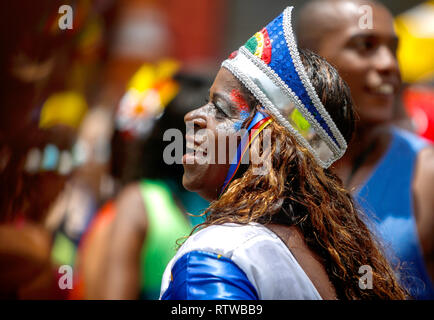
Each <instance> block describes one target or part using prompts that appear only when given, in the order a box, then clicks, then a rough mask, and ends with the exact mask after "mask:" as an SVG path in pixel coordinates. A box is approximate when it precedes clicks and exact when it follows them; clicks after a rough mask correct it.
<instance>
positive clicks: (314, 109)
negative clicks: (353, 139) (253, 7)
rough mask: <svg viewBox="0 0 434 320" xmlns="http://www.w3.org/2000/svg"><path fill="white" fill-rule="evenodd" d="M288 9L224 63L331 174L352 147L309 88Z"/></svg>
mask: <svg viewBox="0 0 434 320" xmlns="http://www.w3.org/2000/svg"><path fill="white" fill-rule="evenodd" d="M292 9H293V7H288V8H286V9H285V11H284V12H283V13H282V14H280V15H279V16H278V17H277V18H276V19H274V20H273V21H272V22H271V23H269V24H268V25H267V26H266V27H265V28H264V29H262V30H261V31H260V32H258V33H256V34H255V35H254V36H253V37H252V38H250V39H249V40H248V41H247V42H246V44H245V45H244V46H242V47H241V48H240V49H239V50H238V52H237V53H234V54H232V55H231V56H230V57H229V59H227V60H225V61H224V62H223V64H222V67H224V68H226V69H228V70H229V71H230V72H231V73H232V74H233V75H234V76H235V77H237V78H238V80H240V81H241V82H242V83H243V84H244V85H245V86H246V87H247V89H248V90H249V91H250V92H251V93H252V94H253V95H254V96H255V97H256V99H258V101H259V102H260V103H261V104H262V105H263V107H264V108H265V109H266V110H267V111H268V112H269V113H270V114H271V115H272V116H273V118H274V119H275V120H276V121H277V122H278V123H280V124H281V125H282V126H284V127H285V128H286V129H287V130H288V131H289V132H290V133H291V134H292V135H293V136H294V137H295V138H296V139H297V141H298V143H300V144H301V145H302V146H304V147H305V148H307V149H308V150H309V151H310V152H311V153H312V155H313V156H314V157H315V159H316V160H317V162H318V163H319V164H320V165H321V166H322V167H323V168H328V167H329V166H330V165H331V164H332V163H333V162H334V161H336V160H338V159H339V158H340V157H342V155H343V154H344V152H345V150H346V148H347V143H346V141H345V139H344V137H343V136H342V134H341V133H340V132H339V130H338V128H337V127H336V124H335V123H334V122H333V120H332V118H331V117H330V115H329V114H328V112H327V111H326V109H325V108H324V106H323V104H322V103H321V100H320V99H319V97H318V95H317V93H316V92H315V89H314V87H313V86H312V83H311V82H310V80H309V78H308V76H307V74H306V72H305V70H304V67H303V64H302V62H301V60H300V56H299V53H298V49H297V44H296V42H295V37H294V34H293V31H292V26H291V13H292Z"/></svg>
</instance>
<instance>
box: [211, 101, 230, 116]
mask: <svg viewBox="0 0 434 320" xmlns="http://www.w3.org/2000/svg"><path fill="white" fill-rule="evenodd" d="M213 106H214V108H215V109H216V110H217V114H218V115H219V116H221V117H228V118H229V115H228V114H227V113H226V112H225V111H224V108H223V107H222V106H221V105H220V103H218V102H216V103H213Z"/></svg>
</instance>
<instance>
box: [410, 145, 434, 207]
mask: <svg viewBox="0 0 434 320" xmlns="http://www.w3.org/2000/svg"><path fill="white" fill-rule="evenodd" d="M413 186H414V188H415V190H416V189H417V190H418V191H419V192H425V193H428V194H431V195H432V196H434V146H430V147H426V148H424V149H422V150H421V151H420V152H419V154H418V157H417V162H416V170H415V175H414V180H413ZM430 187H431V188H430ZM426 188H427V189H426ZM432 200H433V201H434V199H432Z"/></svg>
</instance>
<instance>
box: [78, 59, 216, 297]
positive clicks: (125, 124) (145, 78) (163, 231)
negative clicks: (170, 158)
mask: <svg viewBox="0 0 434 320" xmlns="http://www.w3.org/2000/svg"><path fill="white" fill-rule="evenodd" d="M178 69H179V67H178V63H176V62H175V61H173V60H165V61H161V62H160V63H158V64H155V65H151V64H145V65H143V66H142V67H141V68H140V69H139V71H138V72H137V73H136V74H135V75H134V76H133V78H132V79H131V81H130V84H129V86H128V90H127V92H126V93H125V95H124V97H123V98H122V99H121V101H120V105H119V108H118V111H117V112H116V115H115V121H114V122H115V124H116V125H115V127H116V129H115V132H114V136H113V139H112V157H111V168H112V170H111V172H112V176H113V178H114V179H115V181H116V183H115V184H116V186H117V187H116V189H117V190H118V191H117V192H116V196H115V198H114V199H112V200H110V201H109V202H108V203H106V204H105V205H104V206H103V208H102V209H101V210H100V211H99V212H98V213H97V215H96V217H95V218H94V219H93V221H92V223H91V225H90V228H89V230H88V231H87V233H86V235H85V237H84V238H83V240H82V242H81V244H80V251H79V257H78V258H79V267H78V272H79V274H80V281H79V286H78V290H76V291H75V293H74V295H73V297H74V298H86V299H137V298H141V299H158V297H159V290H160V283H161V277H162V274H163V271H164V268H165V266H166V264H167V263H168V261H169V260H170V259H171V258H172V257H173V255H174V254H175V252H176V251H175V247H176V241H177V240H178V239H179V238H181V237H184V236H187V235H188V234H189V233H190V231H191V228H192V226H194V225H196V224H198V223H200V222H202V221H203V218H202V217H198V216H199V215H200V214H201V212H202V211H203V210H204V209H205V208H206V207H207V206H208V202H207V201H205V200H203V199H202V198H200V197H199V196H197V195H196V194H194V193H190V192H188V191H186V190H185V189H184V188H183V187H182V185H181V179H182V174H183V170H182V167H181V165H180V163H181V159H180V156H181V154H180V155H179V159H176V163H177V164H168V163H166V162H167V160H165V159H163V154H164V148H165V147H166V146H167V144H168V142H164V141H163V135H164V134H165V133H166V131H167V130H168V129H178V130H179V132H180V133H181V132H185V125H184V114H185V113H186V112H187V111H188V110H191V109H192V108H194V106H195V105H197V104H200V103H201V101H202V100H203V96H204V95H205V94H206V91H207V88H208V85H209V80H207V79H205V78H203V77H200V76H195V75H194V74H188V73H185V72H178ZM178 92H179V93H178ZM172 99H174V100H173V101H172ZM166 105H167V107H166ZM184 144H185V143H183V145H184ZM183 145H181V146H179V147H183ZM175 153H176V152H175Z"/></svg>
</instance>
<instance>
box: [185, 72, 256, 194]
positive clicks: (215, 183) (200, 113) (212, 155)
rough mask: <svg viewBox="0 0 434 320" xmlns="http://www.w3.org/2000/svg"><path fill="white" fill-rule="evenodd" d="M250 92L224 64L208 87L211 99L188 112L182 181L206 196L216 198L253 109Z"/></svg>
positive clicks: (188, 187) (189, 187)
mask: <svg viewBox="0 0 434 320" xmlns="http://www.w3.org/2000/svg"><path fill="white" fill-rule="evenodd" d="M248 101H251V96H248V95H247V94H246V93H245V90H243V89H242V87H241V84H240V82H239V81H238V80H237V79H236V78H235V77H234V76H233V75H232V74H231V73H230V72H229V71H228V70H226V69H224V68H221V69H220V71H219V72H218V74H217V77H216V78H215V80H214V83H213V85H212V86H211V88H210V90H209V100H208V102H207V103H206V104H205V105H203V106H202V107H199V108H197V109H195V110H193V111H190V112H189V113H187V114H186V115H185V117H184V121H185V123H186V125H187V133H186V141H187V152H186V154H185V155H184V157H183V166H184V176H183V179H182V183H183V185H184V187H185V188H186V189H187V190H190V191H193V192H197V193H198V194H199V195H200V196H202V197H203V198H204V199H206V200H209V201H212V200H215V199H216V198H217V197H218V195H219V193H220V189H221V187H222V185H223V182H224V180H225V178H226V175H227V172H228V169H229V165H230V162H231V161H232V156H233V154H234V152H235V151H236V143H235V144H234V143H233V142H234V141H237V133H238V135H239V130H240V128H241V125H242V124H243V122H244V121H245V120H246V119H247V117H248V116H249V114H250V111H251V110H252V107H253V106H252V105H249V103H248Z"/></svg>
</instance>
